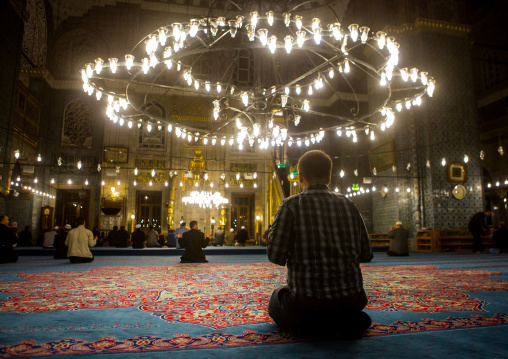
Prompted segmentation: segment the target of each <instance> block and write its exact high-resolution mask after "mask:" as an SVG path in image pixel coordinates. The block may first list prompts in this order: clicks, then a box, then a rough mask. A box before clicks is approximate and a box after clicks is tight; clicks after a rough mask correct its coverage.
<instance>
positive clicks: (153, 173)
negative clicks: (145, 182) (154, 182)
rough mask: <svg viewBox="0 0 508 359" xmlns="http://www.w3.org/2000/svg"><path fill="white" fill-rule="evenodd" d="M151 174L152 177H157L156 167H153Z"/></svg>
mask: <svg viewBox="0 0 508 359" xmlns="http://www.w3.org/2000/svg"><path fill="white" fill-rule="evenodd" d="M151 175H152V177H155V169H154V168H152V172H151Z"/></svg>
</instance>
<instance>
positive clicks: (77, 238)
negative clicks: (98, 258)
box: [65, 217, 97, 263]
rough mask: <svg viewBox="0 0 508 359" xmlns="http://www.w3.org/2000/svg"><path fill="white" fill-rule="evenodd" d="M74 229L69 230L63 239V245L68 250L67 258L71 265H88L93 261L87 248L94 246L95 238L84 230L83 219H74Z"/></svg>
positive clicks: (89, 231)
mask: <svg viewBox="0 0 508 359" xmlns="http://www.w3.org/2000/svg"><path fill="white" fill-rule="evenodd" d="M76 224H77V225H78V226H77V227H76V228H74V229H71V230H70V231H69V233H68V234H67V238H66V239H65V245H66V246H67V247H68V248H69V250H68V251H67V258H69V260H70V262H71V263H89V262H92V261H93V259H94V258H93V255H92V252H90V249H89V247H93V246H95V244H96V243H97V238H94V237H93V234H92V231H91V230H89V229H86V228H85V219H84V218H83V217H78V218H76Z"/></svg>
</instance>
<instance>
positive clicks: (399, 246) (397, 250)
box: [386, 221, 409, 256]
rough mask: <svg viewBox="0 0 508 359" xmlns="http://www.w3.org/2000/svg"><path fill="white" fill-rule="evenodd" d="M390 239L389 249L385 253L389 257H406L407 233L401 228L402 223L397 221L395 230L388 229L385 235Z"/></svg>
mask: <svg viewBox="0 0 508 359" xmlns="http://www.w3.org/2000/svg"><path fill="white" fill-rule="evenodd" d="M386 236H387V237H388V238H391V239H392V242H391V243H390V249H388V251H386V254H388V255H389V256H408V255H409V253H408V249H407V239H408V238H409V232H408V231H407V230H406V229H404V228H402V222H401V221H397V222H396V223H395V229H394V228H393V227H392V228H390V232H388V234H387V235H386Z"/></svg>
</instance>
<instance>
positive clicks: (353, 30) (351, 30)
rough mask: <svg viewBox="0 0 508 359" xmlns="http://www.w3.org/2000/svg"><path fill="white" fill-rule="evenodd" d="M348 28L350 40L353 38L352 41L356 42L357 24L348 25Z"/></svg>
mask: <svg viewBox="0 0 508 359" xmlns="http://www.w3.org/2000/svg"><path fill="white" fill-rule="evenodd" d="M348 29H349V36H350V37H351V40H353V42H356V40H358V24H351V25H349V27H348Z"/></svg>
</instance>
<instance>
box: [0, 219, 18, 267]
mask: <svg viewBox="0 0 508 359" xmlns="http://www.w3.org/2000/svg"><path fill="white" fill-rule="evenodd" d="M15 246H16V236H15V235H14V233H12V230H11V229H10V228H9V217H7V216H0V263H14V262H17V261H18V255H17V254H16V252H15V251H14V247H15Z"/></svg>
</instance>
